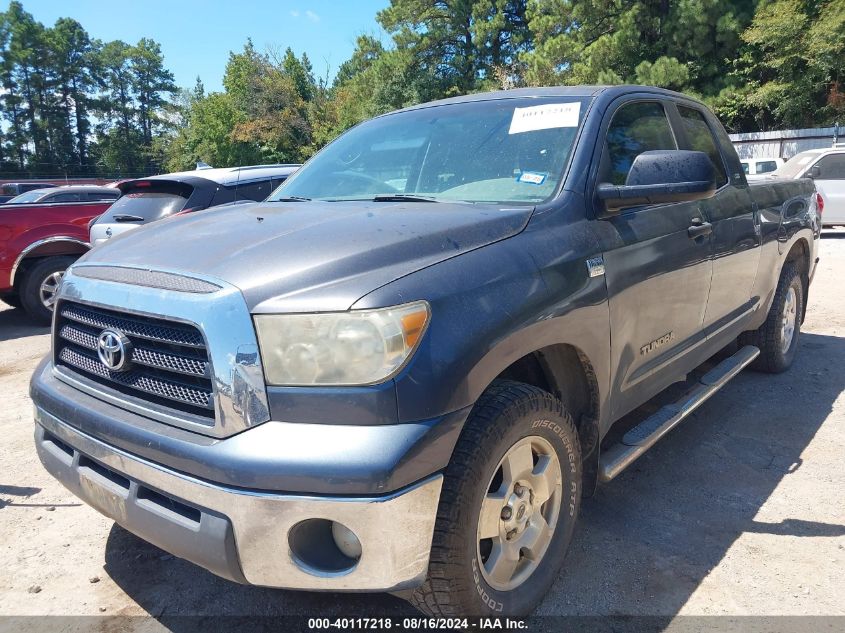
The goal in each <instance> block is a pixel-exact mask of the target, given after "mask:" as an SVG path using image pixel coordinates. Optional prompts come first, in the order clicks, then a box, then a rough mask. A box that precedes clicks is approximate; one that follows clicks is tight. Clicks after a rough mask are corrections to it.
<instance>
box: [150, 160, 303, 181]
mask: <svg viewBox="0 0 845 633" xmlns="http://www.w3.org/2000/svg"><path fill="white" fill-rule="evenodd" d="M297 169H299V165H297V164H285V165H247V166H243V167H217V168H211V169H194V170H192V171H178V172H174V173H171V174H160V175H158V176H151V177H149V178H138V179H137V180H177V181H185V180H190V179H193V178H205V179H206V180H210V181H212V182H216V183H217V184H218V185H234V184H235V183H238V182H250V181H253V180H267V179H269V178H274V177H277V176H290V175H291V174H292V173H293V172H295V171H296V170H297Z"/></svg>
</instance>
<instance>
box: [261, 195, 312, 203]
mask: <svg viewBox="0 0 845 633" xmlns="http://www.w3.org/2000/svg"><path fill="white" fill-rule="evenodd" d="M268 202H311V198H303V197H302V196H285V197H284V198H273V199H272V200H269V201H268Z"/></svg>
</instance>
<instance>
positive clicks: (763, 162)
mask: <svg viewBox="0 0 845 633" xmlns="http://www.w3.org/2000/svg"><path fill="white" fill-rule="evenodd" d="M783 162H784V161H783V159H782V158H743V159H742V160H740V162H739V164H740V165H741V166H742V171H744V172H745V175H746V176H759V175H762V174H768V173H770V172H773V171H774V170H776V169H777V168H778V167H780V166H781V165H783Z"/></svg>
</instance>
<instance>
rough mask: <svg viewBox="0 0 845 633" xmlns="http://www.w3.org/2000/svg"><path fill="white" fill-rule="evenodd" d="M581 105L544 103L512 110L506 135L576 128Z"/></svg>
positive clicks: (576, 103)
mask: <svg viewBox="0 0 845 633" xmlns="http://www.w3.org/2000/svg"><path fill="white" fill-rule="evenodd" d="M580 113H581V104H580V103H579V102H577V101H576V102H575V103H546V104H544V105H538V106H531V107H529V108H514V110H513V118H512V119H511V127H510V129H509V130H508V134H520V133H522V132H534V131H535V130H548V129H550V128H556V127H578V115H579V114H580Z"/></svg>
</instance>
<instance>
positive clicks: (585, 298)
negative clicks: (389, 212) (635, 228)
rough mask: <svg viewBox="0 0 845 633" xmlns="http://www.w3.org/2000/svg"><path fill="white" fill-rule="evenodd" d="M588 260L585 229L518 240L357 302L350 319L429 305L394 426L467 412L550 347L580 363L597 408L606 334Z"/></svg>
mask: <svg viewBox="0 0 845 633" xmlns="http://www.w3.org/2000/svg"><path fill="white" fill-rule="evenodd" d="M592 249H595V251H593V250H592ZM593 252H598V246H597V244H595V241H594V238H593V236H592V232H591V229H590V227H589V223H588V222H586V221H580V222H573V223H571V224H569V225H568V226H565V227H561V226H556V227H544V228H541V229H539V230H526V231H525V232H523V233H521V234H520V235H517V236H515V237H512V238H510V239H507V240H504V241H502V242H499V243H497V244H492V245H490V246H487V247H484V248H481V249H478V250H476V251H473V252H471V253H466V254H464V255H461V256H459V257H456V258H453V259H450V260H447V261H444V262H442V263H440V264H437V265H435V266H431V267H429V268H426V269H424V270H421V271H418V272H416V273H414V274H412V275H409V276H407V277H404V278H402V279H400V280H398V281H395V282H393V283H391V284H388V285H386V286H384V287H382V288H380V289H378V290H376V291H374V292H372V293H370V294H369V295H367V296H365V297H364V298H363V299H361V300H359V301H358V302H357V303H356V304H355V305H354V308H356V309H357V308H371V307H379V306H385V305H392V304H397V303H402V302H406V301H412V300H416V299H426V300H427V301H428V302H429V304H430V305H431V314H432V317H431V323H430V325H429V327H428V330H427V332H426V335H425V337H424V339H423V341H422V343H421V345H420V348H419V349H418V350H417V352H416V353H415V355H414V357H413V359H412V360H411V362H410V363H409V364H408V366H407V367H406V368H405V369H404V370H403V371H402V372H401V373H400V374H399V375H398V376H397V377H396V379H395V384H396V395H397V409H398V417H399V420H400V421H414V420H421V419H426V418H428V417H431V416H432V415H440V414H445V413H448V412H451V411H456V410H458V409H461V408H463V407H466V406H469V405H472V404H474V403H475V401H476V400H477V399H478V397H479V396H480V395H481V394H482V392H483V391H484V390H485V389H486V388H487V387H488V386H489V385H490V383H491V382H492V381H493V380H494V379H495V378H496V376H498V375H499V374H500V373H502V371H504V370H505V369H506V368H507V367H508V366H509V365H511V364H512V363H513V362H514V361H516V360H518V359H519V358H522V357H523V356H525V355H527V354H530V353H532V352H535V351H537V350H540V349H542V348H544V347H547V346H550V345H557V344H570V345H572V346H574V347H576V348H578V349H579V350H580V351H581V352H582V353H583V354H585V355H586V356H587V357H588V358H589V360H590V362H591V363H592V365H593V368H594V370H595V372H596V379H597V381H598V386H599V390H600V402H601V403H603V400H604V399H605V398H606V397H607V392H608V382H609V358H610V326H609V313H608V308H607V289H606V286H605V283H604V277H602V276H599V277H593V278H591V277H589V275H588V271H587V267H586V262H585V260H586V259H587V258H588V257H590V256H592V254H593ZM602 410H606V408H604V407H603V408H602Z"/></svg>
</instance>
